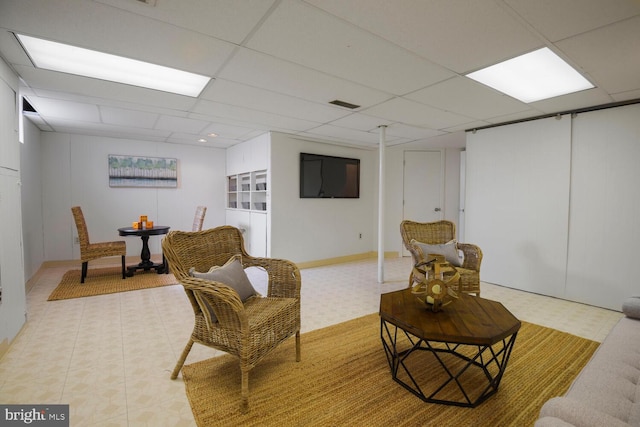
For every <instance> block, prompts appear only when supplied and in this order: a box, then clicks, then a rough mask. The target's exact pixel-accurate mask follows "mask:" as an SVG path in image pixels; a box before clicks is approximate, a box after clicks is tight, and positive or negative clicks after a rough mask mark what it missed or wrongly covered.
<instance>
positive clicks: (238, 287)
mask: <svg viewBox="0 0 640 427" xmlns="http://www.w3.org/2000/svg"><path fill="white" fill-rule="evenodd" d="M241 259H242V258H241V257H240V256H239V255H235V256H233V257H231V258H230V259H229V261H227V262H226V263H225V265H223V266H217V265H215V266H213V267H211V268H210V269H209V271H207V272H206V273H199V272H197V271H196V269H195V268H194V267H191V268H190V269H189V275H191V276H193V277H197V278H198V279H205V280H212V281H214V282H220V283H224V284H225V285H227V286H229V287H231V288H233V289H234V290H235V291H236V292H237V293H238V296H239V297H240V300H241V301H242V302H245V301H246V300H247V299H249V298H250V297H252V296H254V295H255V294H257V292H256V290H255V289H254V288H253V285H251V282H250V281H249V278H248V277H247V273H245V272H244V268H242V263H241V262H240V260H241Z"/></svg>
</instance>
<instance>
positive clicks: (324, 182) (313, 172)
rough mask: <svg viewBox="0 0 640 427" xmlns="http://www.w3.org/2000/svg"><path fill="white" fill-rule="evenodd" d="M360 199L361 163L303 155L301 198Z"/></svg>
mask: <svg viewBox="0 0 640 427" xmlns="http://www.w3.org/2000/svg"><path fill="white" fill-rule="evenodd" d="M359 197H360V159H348V158H346V157H333V156H323V155H320V154H309V153H300V198H303V199H308V198H311V199H341V198H342V199H357V198H359Z"/></svg>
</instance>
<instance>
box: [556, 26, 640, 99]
mask: <svg viewBox="0 0 640 427" xmlns="http://www.w3.org/2000/svg"><path fill="white" fill-rule="evenodd" d="M639 46H640V16H638V17H636V18H633V19H628V20H625V21H622V22H619V23H616V24H612V25H609V26H606V27H604V28H599V29H597V30H594V31H591V32H588V33H585V34H581V35H578V36H575V37H571V38H569V39H566V40H562V41H560V42H558V47H559V48H560V49H561V50H562V51H563V52H564V53H566V54H567V56H569V57H570V58H571V59H572V60H573V61H574V62H576V63H578V64H580V66H581V67H582V69H584V70H585V71H586V72H587V73H588V74H589V75H590V76H591V78H592V79H593V80H594V83H596V86H598V87H600V88H602V89H604V90H605V91H607V92H608V93H620V92H625V91H626V90H628V88H630V87H631V88H638V87H640V72H639V70H640V51H639Z"/></svg>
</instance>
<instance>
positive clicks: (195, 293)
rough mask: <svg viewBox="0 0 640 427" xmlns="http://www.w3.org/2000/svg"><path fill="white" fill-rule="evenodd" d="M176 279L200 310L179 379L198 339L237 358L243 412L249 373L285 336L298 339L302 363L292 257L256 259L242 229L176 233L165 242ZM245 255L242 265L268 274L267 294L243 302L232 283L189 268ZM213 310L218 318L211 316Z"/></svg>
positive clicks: (202, 267) (297, 282)
mask: <svg viewBox="0 0 640 427" xmlns="http://www.w3.org/2000/svg"><path fill="white" fill-rule="evenodd" d="M162 248H163V251H164V254H165V256H166V257H167V259H168V260H169V264H170V265H171V269H172V271H173V274H174V275H175V277H176V279H177V280H178V281H179V282H180V283H181V284H182V286H183V287H184V290H185V292H186V294H187V297H188V298H189V301H190V302H191V306H192V307H193V311H194V314H195V324H194V327H193V332H192V333H191V338H190V339H189V342H188V343H187V346H186V347H185V349H184V351H183V352H182V355H181V356H180V359H179V360H178V363H177V364H176V366H175V369H174V370H173V373H172V374H171V378H172V379H175V378H176V377H177V376H178V373H179V372H180V370H181V369H182V366H183V365H184V362H185V359H186V357H187V355H188V354H189V351H190V350H191V347H192V346H193V343H194V342H197V343H200V344H202V345H206V346H209V347H213V348H215V349H218V350H222V351H224V352H227V353H230V354H232V355H234V356H236V357H237V358H238V359H239V361H240V371H241V373H242V400H241V403H240V410H241V412H247V411H248V410H249V371H251V369H252V368H253V367H255V366H256V365H257V364H258V363H259V362H260V361H261V360H262V359H263V358H264V357H265V356H266V355H267V354H268V353H269V352H270V351H271V350H273V349H275V348H276V347H277V346H278V345H279V344H280V343H281V342H283V341H284V340H285V339H287V338H289V337H291V336H293V335H295V337H296V361H300V286H301V278H300V270H299V269H298V267H297V266H296V265H295V264H294V263H292V262H291V261H287V260H282V259H273V258H255V257H252V256H250V255H249V254H247V252H246V251H245V248H244V242H243V239H242V234H241V233H240V230H238V229H237V228H235V227H231V226H221V227H217V228H212V229H209V230H204V231H191V232H189V231H172V232H170V233H169V234H168V235H167V236H166V237H165V239H164V240H163V242H162ZM234 255H241V257H242V264H243V267H244V268H246V267H252V266H256V267H262V268H264V269H265V270H266V272H267V273H268V276H269V283H268V291H267V296H266V297H262V296H254V297H250V298H249V299H247V300H246V301H245V302H244V303H243V302H242V301H241V300H240V297H239V295H238V293H237V292H236V291H235V290H233V289H232V288H230V287H229V286H227V285H225V284H223V283H220V282H214V281H210V280H204V279H197V278H195V277H192V276H191V275H190V274H189V269H190V268H191V267H195V269H196V271H199V272H205V271H207V270H209V268H210V267H211V266H216V265H218V266H222V265H224V264H225V263H226V262H227V261H228V260H229V259H230V258H231V257H232V256H234ZM211 309H213V312H214V314H215V318H213V319H212V316H210V314H209V313H210V310H211Z"/></svg>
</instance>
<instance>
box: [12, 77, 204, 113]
mask: <svg viewBox="0 0 640 427" xmlns="http://www.w3.org/2000/svg"><path fill="white" fill-rule="evenodd" d="M16 71H18V73H19V74H20V76H21V77H22V78H23V79H24V80H25V81H26V82H27V84H28V86H29V87H30V88H32V89H33V90H34V92H35V93H37V94H39V93H40V89H42V90H43V91H53V92H62V93H69V94H73V95H78V96H91V97H94V98H104V99H109V100H115V101H121V102H128V103H135V104H141V105H147V106H156V107H165V108H170V109H172V110H178V111H187V110H189V109H190V108H191V107H192V106H193V105H194V104H195V103H196V102H197V98H191V97H189V96H183V95H176V94H172V93H167V92H161V91H159V90H152V89H145V88H141V87H136V86H129V85H124V84H120V83H113V82H108V81H105V80H98V79H90V78H87V77H78V76H72V75H70V74H64V73H56V72H53V71H44V70H39V69H36V68H33V67H22V66H18V67H16Z"/></svg>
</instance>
